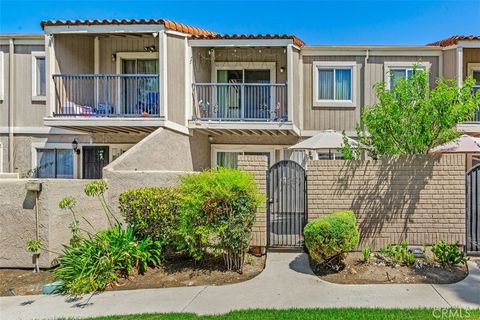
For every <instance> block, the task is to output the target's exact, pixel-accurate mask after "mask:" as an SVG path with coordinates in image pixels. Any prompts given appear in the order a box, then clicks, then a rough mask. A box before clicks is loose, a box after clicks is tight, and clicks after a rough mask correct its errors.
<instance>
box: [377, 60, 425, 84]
mask: <svg viewBox="0 0 480 320" xmlns="http://www.w3.org/2000/svg"><path fill="white" fill-rule="evenodd" d="M414 66H416V67H417V69H422V70H426V71H429V69H430V63H429V62H385V64H384V71H385V78H384V80H385V84H386V86H387V89H392V88H393V86H394V85H395V84H396V83H398V81H400V80H406V79H411V78H412V76H413V69H414Z"/></svg>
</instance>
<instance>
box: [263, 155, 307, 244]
mask: <svg viewBox="0 0 480 320" xmlns="http://www.w3.org/2000/svg"><path fill="white" fill-rule="evenodd" d="M306 194H307V186H306V174H305V169H303V167H302V166H301V165H300V164H298V163H297V162H294V161H290V160H283V161H280V162H277V163H275V164H274V165H273V166H272V167H271V168H270V169H269V170H268V223H267V225H268V239H267V241H268V245H269V246H270V247H277V248H278V247H287V248H301V247H303V228H304V227H305V224H306V222H307V214H306V206H307V201H306V200H307V197H306Z"/></svg>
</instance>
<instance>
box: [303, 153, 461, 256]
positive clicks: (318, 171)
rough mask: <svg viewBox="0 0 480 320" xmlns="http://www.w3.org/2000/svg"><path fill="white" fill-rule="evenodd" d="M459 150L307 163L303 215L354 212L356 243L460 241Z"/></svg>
mask: <svg viewBox="0 0 480 320" xmlns="http://www.w3.org/2000/svg"><path fill="white" fill-rule="evenodd" d="M464 161H465V160H464V156H463V155H453V154H452V155H443V156H441V155H438V156H437V155H435V156H433V155H429V156H416V157H400V158H389V159H384V160H367V161H345V160H335V161H332V160H317V161H309V162H308V170H307V186H308V218H309V219H313V218H316V217H318V216H320V215H324V214H328V213H332V212H335V211H337V210H346V209H348V210H353V211H354V212H355V214H356V216H357V219H358V223H359V227H360V234H361V246H363V245H365V244H367V243H369V244H371V245H372V246H373V247H374V248H375V249H377V248H379V247H381V246H385V245H386V244H387V242H390V243H398V242H400V241H402V240H403V239H406V240H407V241H408V243H409V244H416V245H423V244H425V243H433V242H435V241H437V240H440V239H443V240H447V241H449V242H455V241H458V242H459V243H460V244H464V243H465V162H464Z"/></svg>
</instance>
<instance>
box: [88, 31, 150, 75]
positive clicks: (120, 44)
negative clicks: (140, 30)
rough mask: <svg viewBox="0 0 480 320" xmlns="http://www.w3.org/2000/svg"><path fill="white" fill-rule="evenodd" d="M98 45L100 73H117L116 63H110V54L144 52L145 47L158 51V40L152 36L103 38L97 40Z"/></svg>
mask: <svg viewBox="0 0 480 320" xmlns="http://www.w3.org/2000/svg"><path fill="white" fill-rule="evenodd" d="M99 43H100V73H117V70H116V62H115V61H112V54H116V53H117V52H145V50H144V47H146V46H155V50H156V51H158V38H154V37H153V36H143V37H141V38H138V39H136V38H109V37H104V38H100V39H99ZM92 54H93V47H92ZM92 71H93V70H92Z"/></svg>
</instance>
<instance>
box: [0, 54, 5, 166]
mask: <svg viewBox="0 0 480 320" xmlns="http://www.w3.org/2000/svg"><path fill="white" fill-rule="evenodd" d="M4 56H5V55H4V53H3V51H0V101H3V100H4V99H5V96H4V95H5V93H4V92H5V67H4V62H3V59H4ZM0 163H1V162H0ZM0 168H1V166H0ZM0 172H2V171H1V170H0Z"/></svg>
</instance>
